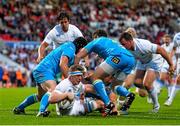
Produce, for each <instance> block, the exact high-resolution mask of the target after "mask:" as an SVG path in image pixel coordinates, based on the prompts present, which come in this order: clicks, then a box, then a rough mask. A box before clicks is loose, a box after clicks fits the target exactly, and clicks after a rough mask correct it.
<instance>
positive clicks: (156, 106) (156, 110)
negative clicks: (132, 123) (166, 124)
mask: <svg viewBox="0 0 180 126" xmlns="http://www.w3.org/2000/svg"><path fill="white" fill-rule="evenodd" d="M159 109H160V105H159V104H157V105H155V106H154V107H153V110H152V113H158V112H159Z"/></svg>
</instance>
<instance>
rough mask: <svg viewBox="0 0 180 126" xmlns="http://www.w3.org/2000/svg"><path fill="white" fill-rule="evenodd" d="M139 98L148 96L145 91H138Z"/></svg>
mask: <svg viewBox="0 0 180 126" xmlns="http://www.w3.org/2000/svg"><path fill="white" fill-rule="evenodd" d="M138 93H139V96H140V97H146V96H147V95H148V93H147V91H146V90H142V89H139V91H138Z"/></svg>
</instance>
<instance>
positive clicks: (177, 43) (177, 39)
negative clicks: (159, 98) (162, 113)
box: [165, 32, 180, 106]
mask: <svg viewBox="0 0 180 126" xmlns="http://www.w3.org/2000/svg"><path fill="white" fill-rule="evenodd" d="M173 43H174V46H173V52H172V54H174V53H176V54H175V55H176V58H177V62H176V74H177V77H176V84H175V85H174V87H173V88H172V91H171V94H170V97H169V98H168V100H167V101H166V102H165V105H167V106H170V105H171V104H172V101H173V99H174V97H175V95H176V93H177V91H179V90H180V32H179V33H177V34H175V36H174V38H173Z"/></svg>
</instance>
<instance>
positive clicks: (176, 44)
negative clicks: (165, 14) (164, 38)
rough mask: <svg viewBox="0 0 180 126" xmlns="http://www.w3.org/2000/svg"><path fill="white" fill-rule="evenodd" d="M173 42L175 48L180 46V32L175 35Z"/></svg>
mask: <svg viewBox="0 0 180 126" xmlns="http://www.w3.org/2000/svg"><path fill="white" fill-rule="evenodd" d="M173 42H174V47H179V46H180V32H179V33H177V34H175V36H174V38H173Z"/></svg>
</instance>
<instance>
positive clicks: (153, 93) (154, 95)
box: [149, 88, 159, 106]
mask: <svg viewBox="0 0 180 126" xmlns="http://www.w3.org/2000/svg"><path fill="white" fill-rule="evenodd" d="M149 95H150V97H151V98H152V101H153V104H154V106H157V105H159V102H158V95H157V92H156V90H155V88H153V89H151V90H150V91H149Z"/></svg>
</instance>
